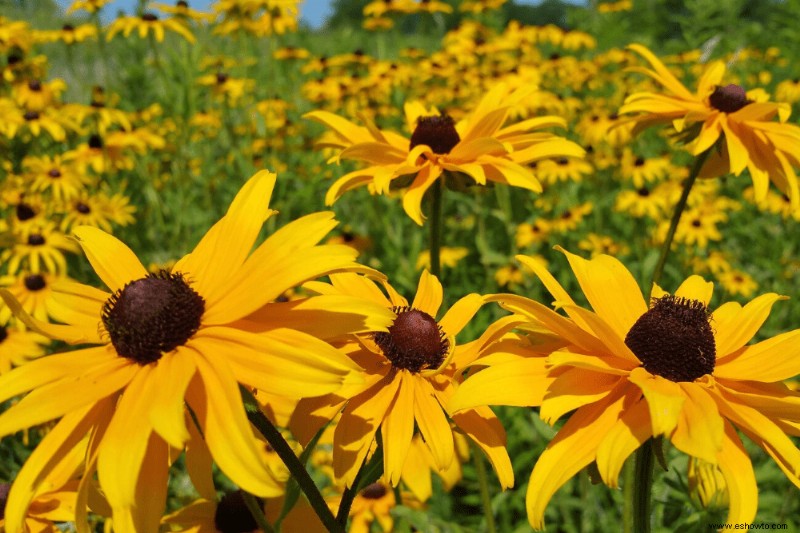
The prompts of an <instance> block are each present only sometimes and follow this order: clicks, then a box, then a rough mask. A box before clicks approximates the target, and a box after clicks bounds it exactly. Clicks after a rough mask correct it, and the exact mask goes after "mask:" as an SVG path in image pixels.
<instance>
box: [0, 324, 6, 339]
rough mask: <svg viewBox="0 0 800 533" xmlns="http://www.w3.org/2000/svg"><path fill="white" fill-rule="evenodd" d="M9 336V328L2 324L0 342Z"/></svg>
mask: <svg viewBox="0 0 800 533" xmlns="http://www.w3.org/2000/svg"><path fill="white" fill-rule="evenodd" d="M6 337H8V330H7V329H6V328H5V326H0V342H3V341H4V340H6Z"/></svg>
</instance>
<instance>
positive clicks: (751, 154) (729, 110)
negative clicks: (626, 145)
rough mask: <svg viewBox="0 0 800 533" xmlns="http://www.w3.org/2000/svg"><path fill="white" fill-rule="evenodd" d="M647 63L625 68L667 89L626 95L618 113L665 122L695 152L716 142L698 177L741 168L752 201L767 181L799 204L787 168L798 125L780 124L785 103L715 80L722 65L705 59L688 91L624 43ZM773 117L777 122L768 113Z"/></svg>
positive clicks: (799, 159) (798, 162)
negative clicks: (750, 185)
mask: <svg viewBox="0 0 800 533" xmlns="http://www.w3.org/2000/svg"><path fill="white" fill-rule="evenodd" d="M629 48H630V49H631V50H633V51H634V52H636V53H637V54H639V55H641V56H642V57H643V58H645V60H647V62H648V63H650V66H651V67H652V70H650V69H647V68H642V67H633V68H631V70H632V71H634V72H640V73H643V74H645V75H647V76H649V77H650V78H652V79H653V80H655V81H656V82H657V83H658V84H659V85H661V86H662V87H664V89H666V91H667V94H656V93H650V92H641V93H635V94H632V95H630V96H629V97H628V98H627V99H626V100H625V104H624V105H623V106H622V107H621V108H620V110H619V112H620V113H621V114H624V113H636V114H637V115H636V116H635V117H634V118H633V119H632V120H634V121H635V122H636V123H637V126H638V127H646V126H649V125H651V124H659V123H664V122H666V123H671V124H672V126H673V127H674V128H675V130H676V131H677V132H679V133H683V134H684V135H685V136H686V138H687V141H690V150H691V152H692V153H693V154H694V155H700V154H702V153H704V152H706V151H707V150H709V149H710V148H711V147H713V146H715V145H717V146H718V148H719V149H718V150H717V151H715V152H712V153H711V155H710V158H709V160H708V162H707V163H706V164H705V166H704V167H703V170H702V171H701V176H707V177H708V176H712V177H713V176H719V175H723V174H727V173H728V172H731V173H733V174H735V175H737V176H738V175H739V174H741V173H742V171H743V170H744V169H745V168H747V169H748V170H749V171H750V175H751V177H752V179H753V186H754V187H755V191H756V200H757V201H761V200H763V199H764V198H765V197H766V195H767V191H768V190H769V182H770V180H772V181H773V183H774V184H775V185H776V186H777V187H778V189H780V190H781V192H783V193H785V194H787V195H788V196H789V197H790V198H791V199H792V206H793V209H794V210H798V209H800V191H798V184H797V176H796V175H795V172H794V169H793V167H795V166H800V126H797V125H794V124H788V123H786V121H787V119H788V118H789V114H790V112H791V108H790V106H789V105H788V104H783V103H780V104H779V103H773V102H766V101H758V100H754V99H753V97H752V95H753V93H752V92H751V93H747V92H746V91H745V90H744V89H743V88H742V87H740V86H738V85H733V84H730V85H721V82H722V78H723V76H724V74H725V65H724V63H723V62H721V61H717V62H714V63H711V64H709V65H708V66H707V67H706V69H705V71H704V72H703V75H702V76H701V77H700V80H699V81H698V87H697V92H696V93H692V92H691V91H689V90H688V89H687V88H686V87H684V85H683V84H682V83H681V82H680V81H678V79H677V78H676V77H675V76H674V75H673V74H672V73H671V72H670V71H669V70H668V69H667V68H666V67H665V66H664V64H663V63H662V62H661V61H660V60H659V59H658V58H657V57H656V56H655V55H653V54H652V52H650V51H649V50H648V49H647V48H645V47H643V46H641V45H630V47H629ZM775 117H778V122H775V121H773V118H775Z"/></svg>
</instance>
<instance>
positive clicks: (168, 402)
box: [148, 347, 195, 450]
mask: <svg viewBox="0 0 800 533" xmlns="http://www.w3.org/2000/svg"><path fill="white" fill-rule="evenodd" d="M194 373H195V363H194V359H193V352H192V351H191V350H185V349H183V347H178V349H177V350H175V351H174V352H172V353H170V354H167V355H165V356H164V357H162V358H161V359H159V360H158V362H156V363H155V364H154V365H153V371H152V374H151V376H150V379H151V380H153V389H154V390H155V391H156V394H154V395H152V397H151V398H150V407H149V416H148V420H149V422H150V424H151V425H152V426H153V429H154V430H155V432H156V433H158V434H159V435H161V437H162V438H163V439H164V440H166V441H167V442H168V443H169V444H170V445H171V446H172V447H173V448H177V449H179V450H180V449H182V448H183V446H184V444H185V443H186V441H187V440H189V432H188V430H187V429H186V424H185V423H184V419H185V415H184V396H185V394H186V388H187V387H188V386H189V382H190V381H191V379H192V377H193V376H194Z"/></svg>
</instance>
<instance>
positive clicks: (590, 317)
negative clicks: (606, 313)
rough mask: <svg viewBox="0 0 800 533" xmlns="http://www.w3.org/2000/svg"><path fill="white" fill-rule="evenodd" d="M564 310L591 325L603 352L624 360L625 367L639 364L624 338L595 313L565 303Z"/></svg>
mask: <svg viewBox="0 0 800 533" xmlns="http://www.w3.org/2000/svg"><path fill="white" fill-rule="evenodd" d="M564 311H566V312H567V313H568V314H569V315H570V316H580V317H581V319H582V320H583V321H584V322H586V323H587V324H589V326H591V328H592V330H593V331H594V334H595V336H596V337H597V338H598V339H600V341H601V342H602V343H603V344H604V345H605V347H606V349H605V350H604V351H603V352H604V353H608V354H611V355H613V356H614V357H618V358H620V359H624V360H626V361H627V362H628V364H627V365H626V368H628V369H631V368H634V367H637V366H639V365H640V364H641V362H640V361H639V358H638V357H636V355H635V354H634V353H633V352H632V351H631V349H630V348H628V345H627V344H625V338H624V337H620V336H619V334H618V333H617V332H616V331H614V330H613V329H612V328H611V326H610V325H609V324H607V323H606V322H605V321H604V320H603V319H602V318H600V317H599V316H598V315H597V314H595V313H592V312H591V311H589V310H587V309H583V308H582V307H578V306H573V305H565V306H564ZM597 355H603V353H599V354H597Z"/></svg>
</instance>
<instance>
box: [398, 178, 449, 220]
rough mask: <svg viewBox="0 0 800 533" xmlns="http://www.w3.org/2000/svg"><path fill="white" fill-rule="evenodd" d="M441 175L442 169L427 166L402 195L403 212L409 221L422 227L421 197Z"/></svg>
mask: <svg viewBox="0 0 800 533" xmlns="http://www.w3.org/2000/svg"><path fill="white" fill-rule="evenodd" d="M441 174H442V168H441V167H439V166H435V165H430V164H427V165H425V166H424V167H422V169H421V170H420V171H419V173H418V174H417V177H416V178H414V181H413V182H412V183H411V186H410V187H409V188H408V190H406V192H405V194H403V210H405V212H406V214H407V215H408V216H409V217H411V220H413V221H414V222H416V223H417V224H418V225H420V226H422V221H423V220H424V219H425V217H424V216H423V214H422V197H423V196H425V193H426V192H427V190H428V189H429V188H430V187H431V185H433V184H434V183H435V182H436V180H437V179H438V178H439V176H440V175H441Z"/></svg>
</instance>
